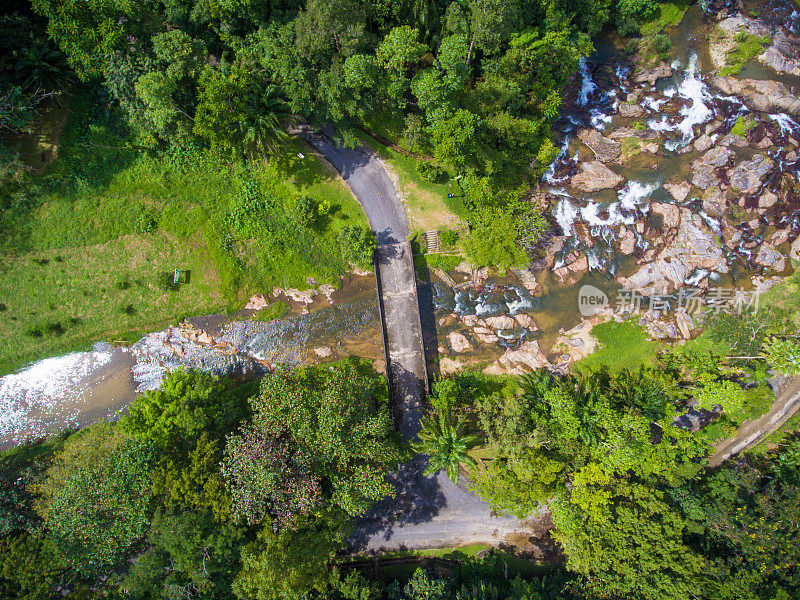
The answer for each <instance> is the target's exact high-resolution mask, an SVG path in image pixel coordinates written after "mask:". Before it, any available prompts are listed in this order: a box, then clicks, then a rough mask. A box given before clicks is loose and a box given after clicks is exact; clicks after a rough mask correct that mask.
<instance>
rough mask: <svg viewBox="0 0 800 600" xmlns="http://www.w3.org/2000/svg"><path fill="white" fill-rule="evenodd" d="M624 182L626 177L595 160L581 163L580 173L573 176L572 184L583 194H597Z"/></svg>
mask: <svg viewBox="0 0 800 600" xmlns="http://www.w3.org/2000/svg"><path fill="white" fill-rule="evenodd" d="M624 181H625V178H624V177H622V176H620V175H617V174H616V173H614V171H612V170H611V169H609V168H608V167H607V166H605V165H604V164H603V163H601V162H600V161H599V160H595V161H592V162H588V163H581V165H580V167H578V173H577V174H576V175H573V176H572V181H571V184H572V187H574V188H577V189H579V190H581V191H582V192H596V191H598V190H606V189H609V188H613V187H616V186H618V185H620V184H621V183H623V182H624Z"/></svg>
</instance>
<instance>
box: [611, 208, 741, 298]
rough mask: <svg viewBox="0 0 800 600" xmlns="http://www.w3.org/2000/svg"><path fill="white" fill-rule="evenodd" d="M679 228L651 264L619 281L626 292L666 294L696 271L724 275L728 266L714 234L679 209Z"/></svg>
mask: <svg viewBox="0 0 800 600" xmlns="http://www.w3.org/2000/svg"><path fill="white" fill-rule="evenodd" d="M680 211H681V213H680V214H681V216H680V225H679V227H678V231H677V234H676V236H675V239H674V240H672V242H671V243H670V244H667V246H666V247H665V248H664V249H663V250H661V252H659V253H658V255H657V256H656V259H655V260H654V262H652V263H650V264H646V265H644V266H642V267H641V268H640V269H639V270H638V271H637V272H636V273H634V274H633V275H631V277H629V278H626V277H619V281H620V282H621V283H622V285H623V286H625V287H626V288H639V289H645V288H653V289H654V290H655V293H658V294H666V293H668V292H669V291H671V290H673V289H676V288H678V287H680V286H681V285H683V282H684V280H685V279H686V278H687V277H689V275H690V274H691V273H693V272H694V271H695V269H702V270H705V271H716V272H718V273H727V272H728V264H727V262H726V261H725V257H724V255H723V253H722V248H721V247H720V244H719V243H718V242H717V240H716V238H715V236H714V234H713V232H711V231H709V230H708V227H707V226H706V225H705V223H704V222H703V219H702V217H700V215H694V214H692V213H691V211H689V210H688V209H686V208H682V209H680Z"/></svg>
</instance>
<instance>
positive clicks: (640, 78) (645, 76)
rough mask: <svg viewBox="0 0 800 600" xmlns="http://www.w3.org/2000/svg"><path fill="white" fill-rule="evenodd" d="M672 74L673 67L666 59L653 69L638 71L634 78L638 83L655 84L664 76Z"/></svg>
mask: <svg viewBox="0 0 800 600" xmlns="http://www.w3.org/2000/svg"><path fill="white" fill-rule="evenodd" d="M670 75H672V67H671V66H670V64H669V63H668V62H666V61H664V62H661V63H659V64H658V65H656V66H655V67H654V68H652V69H641V70H640V71H638V72H637V73H636V76H635V77H634V80H635V81H636V83H650V84H654V83H655V82H656V81H658V80H659V79H661V78H662V77H669V76H670Z"/></svg>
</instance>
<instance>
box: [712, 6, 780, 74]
mask: <svg viewBox="0 0 800 600" xmlns="http://www.w3.org/2000/svg"><path fill="white" fill-rule="evenodd" d="M740 32H746V33H749V34H751V35H757V36H770V37H771V35H772V31H771V30H770V28H769V27H768V26H767V25H766V24H765V23H764V22H762V21H759V20H757V19H748V18H747V17H744V16H742V15H741V14H739V15H736V16H735V17H730V18H728V19H724V20H723V21H720V23H719V34H720V35H712V36H711V40H710V43H709V47H708V53H709V55H710V57H711V62H712V63H713V64H714V68H716V69H721V68H723V67H725V65H726V64H727V62H728V52H730V51H731V50H733V48H734V47H735V46H736V44H737V41H736V35H737V34H738V33H740Z"/></svg>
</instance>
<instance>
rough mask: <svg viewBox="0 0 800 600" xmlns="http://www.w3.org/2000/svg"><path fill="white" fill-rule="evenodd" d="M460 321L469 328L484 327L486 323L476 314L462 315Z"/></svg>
mask: <svg viewBox="0 0 800 600" xmlns="http://www.w3.org/2000/svg"><path fill="white" fill-rule="evenodd" d="M461 321H462V322H463V323H464V325H466V326H467V327H469V328H473V327H486V323H485V322H484V320H483V319H481V318H480V317H478V316H477V315H464V316H463V317H461Z"/></svg>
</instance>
